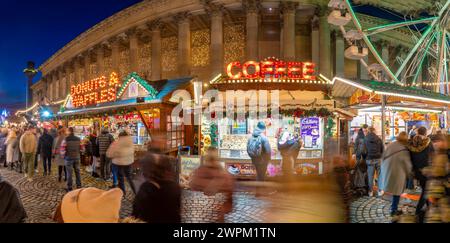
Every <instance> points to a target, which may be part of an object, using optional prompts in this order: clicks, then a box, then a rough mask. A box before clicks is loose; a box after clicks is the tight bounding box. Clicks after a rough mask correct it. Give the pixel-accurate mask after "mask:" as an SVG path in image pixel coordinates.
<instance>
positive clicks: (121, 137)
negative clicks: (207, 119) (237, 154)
mask: <svg viewBox="0 0 450 243" xmlns="http://www.w3.org/2000/svg"><path fill="white" fill-rule="evenodd" d="M265 130H266V126H265V123H264V122H259V123H258V124H257V126H256V127H255V129H254V132H253V134H252V136H251V137H250V138H249V140H248V144H247V152H248V155H249V156H250V158H251V159H252V162H253V165H254V166H255V167H256V173H257V180H258V181H265V180H266V175H267V173H268V165H269V164H270V163H271V159H272V158H271V155H272V148H271V145H270V143H269V140H268V139H267V137H266V136H265V135H264V133H265ZM277 137H278V142H277V146H278V150H279V151H280V153H281V156H282V165H281V172H282V175H283V178H287V179H292V175H293V174H294V173H293V167H294V163H295V160H296V158H297V157H298V155H299V151H300V149H301V147H302V140H301V138H299V137H297V136H295V135H292V134H291V133H290V132H289V131H288V129H286V128H283V129H280V131H279V135H278V136H277ZM164 139H165V136H164V134H163V135H161V136H158V134H153V136H152V140H151V142H150V143H149V144H148V153H147V154H146V156H144V158H143V159H141V160H140V161H139V167H140V169H141V173H140V174H138V175H136V174H134V173H133V172H132V165H133V164H134V163H135V157H134V156H135V153H134V145H133V140H132V137H131V136H130V134H129V133H127V132H126V131H121V132H120V134H118V138H117V139H115V138H114V136H113V135H112V134H111V133H110V132H109V131H108V129H106V128H105V129H103V130H102V131H101V132H100V135H98V136H97V133H96V132H95V131H92V132H91V133H90V134H89V135H88V136H86V137H84V138H83V139H81V138H80V137H77V136H76V135H75V133H74V129H73V128H64V127H59V128H58V129H57V130H56V129H53V130H46V129H37V128H36V127H33V126H28V127H25V128H22V129H19V128H10V129H2V130H1V131H0V162H1V163H3V166H5V167H9V169H11V170H17V172H19V173H24V175H25V177H26V179H27V180H28V181H32V180H33V177H34V176H35V173H36V172H37V162H38V161H41V162H42V168H43V171H42V173H43V176H46V177H48V176H50V175H53V174H52V165H55V166H57V167H58V171H57V174H56V175H57V176H56V178H57V180H58V182H60V183H62V181H63V180H64V181H65V182H66V190H67V194H66V195H65V196H64V198H63V199H62V201H61V204H60V205H59V206H58V208H57V210H56V212H55V214H54V220H55V221H56V222H61V223H63V222H64V223H72V222H108V223H110V222H148V223H179V222H181V194H182V193H181V188H180V186H179V182H178V181H177V176H176V175H177V160H176V158H174V157H171V156H168V155H166V154H165V153H164V148H163V146H164V144H166V141H164ZM448 145H449V143H448V142H447V137H446V136H445V135H444V134H443V133H439V132H438V131H434V132H431V133H429V132H428V131H427V129H426V128H425V127H419V128H415V129H414V131H413V132H411V133H410V134H407V133H406V132H401V133H399V134H398V136H397V138H396V141H394V142H392V143H390V144H388V145H387V146H386V145H385V144H384V143H383V141H382V140H381V139H380V138H379V137H378V136H377V135H376V130H375V129H374V128H373V127H368V126H366V125H364V126H363V127H362V128H361V129H360V130H359V131H358V135H357V137H356V138H355V139H354V154H353V158H354V159H355V160H356V165H355V167H354V169H353V170H352V171H353V173H352V174H351V176H348V177H346V176H345V175H346V173H347V171H346V170H345V168H344V167H345V166H344V164H345V162H344V161H340V160H337V161H336V163H335V164H336V165H337V166H336V168H335V170H334V172H335V173H337V174H339V175H342V176H339V178H338V180H337V184H339V186H340V187H342V188H344V187H345V185H346V181H350V182H351V185H352V188H353V189H354V190H356V191H358V192H359V193H360V194H361V195H367V196H371V197H372V196H382V195H384V194H385V193H386V194H389V195H391V196H392V205H391V215H392V216H393V219H394V221H396V220H397V219H398V218H399V216H400V215H401V214H402V212H401V210H399V203H400V198H401V195H402V194H403V193H404V192H405V189H406V188H407V187H408V184H411V180H412V181H413V182H414V181H416V182H417V183H418V185H419V186H420V188H421V190H422V191H421V195H420V199H419V200H418V204H417V208H416V215H417V221H418V222H424V221H433V222H435V221H439V220H440V221H444V222H448V217H447V218H445V217H442V218H439V219H438V216H436V215H437V214H438V213H436V212H439V211H445V210H448V189H447V188H446V187H445V185H446V183H448V156H449V154H450V153H449V148H448ZM338 162H339V163H338ZM83 166H85V168H84V169H86V171H88V172H89V173H91V176H93V177H96V178H97V179H98V180H104V181H105V182H107V183H110V184H109V185H110V188H109V190H101V189H97V188H83V185H82V180H81V174H82V173H81V168H82V167H83ZM74 175H75V184H74V182H73V180H74V178H73V177H74ZM134 177H140V179H141V181H142V182H143V183H140V185H137V183H136V180H135V179H136V178H134ZM125 182H127V183H128V184H129V188H130V189H131V192H132V193H133V194H134V195H135V197H134V202H133V210H132V214H131V215H130V218H127V219H120V213H119V212H120V209H121V203H122V199H123V197H124V196H125V195H126V193H127V189H126V188H127V187H126V184H125ZM74 186H75V188H74ZM190 187H191V189H192V190H193V191H198V192H202V193H204V194H205V195H207V196H214V195H216V194H223V195H224V200H223V202H222V207H220V209H218V212H216V215H218V222H224V221H225V215H226V214H229V213H231V212H232V209H233V192H234V190H235V182H234V179H233V178H232V176H231V175H230V174H229V173H228V172H227V171H226V170H225V169H224V168H223V167H222V166H221V165H220V163H219V158H218V151H217V149H214V148H210V149H209V150H208V152H207V154H206V156H204V157H203V162H202V165H201V166H200V167H199V168H198V169H197V170H195V172H194V173H193V175H192V179H191V181H190ZM442 188H444V190H441V189H442ZM0 191H1V193H2V202H1V203H0V222H23V221H24V220H25V218H26V212H25V210H24V209H23V205H22V203H21V201H20V197H19V195H18V192H17V190H16V189H14V187H13V186H12V185H11V184H9V183H7V182H5V181H3V180H2V179H1V178H0ZM440 193H441V194H445V195H444V196H442V195H440ZM3 194H4V195H5V196H3ZM3 197H5V198H8V200H9V201H10V202H11V203H12V204H8V203H9V202H6V201H4V200H3ZM433 198H434V199H433ZM441 199H442V200H441ZM347 202H348V200H347ZM7 204H8V205H13V206H14V210H12V211H11V210H5V207H4V205H7ZM441 207H442V208H443V209H442V210H440V209H439V208H441ZM2 210H3V211H2ZM430 211H431V212H430Z"/></svg>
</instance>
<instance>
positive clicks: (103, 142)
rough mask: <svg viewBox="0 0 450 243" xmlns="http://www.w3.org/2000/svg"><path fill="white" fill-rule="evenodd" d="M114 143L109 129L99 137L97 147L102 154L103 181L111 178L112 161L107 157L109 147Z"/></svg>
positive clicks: (101, 173) (104, 130)
mask: <svg viewBox="0 0 450 243" xmlns="http://www.w3.org/2000/svg"><path fill="white" fill-rule="evenodd" d="M113 142H114V137H113V136H112V135H111V134H110V133H109V131H108V129H107V128H104V129H103V130H102V133H101V134H100V135H99V136H98V137H97V142H96V143H97V146H98V149H99V154H100V176H101V177H102V179H103V180H105V181H106V180H109V178H110V176H111V160H110V159H109V158H108V157H107V156H106V151H108V148H109V146H110V145H111V144H112V143H113Z"/></svg>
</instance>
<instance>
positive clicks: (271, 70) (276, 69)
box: [226, 58, 316, 80]
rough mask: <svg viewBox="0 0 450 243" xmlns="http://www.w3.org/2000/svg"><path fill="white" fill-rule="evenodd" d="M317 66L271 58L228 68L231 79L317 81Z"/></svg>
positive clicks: (234, 64) (235, 63)
mask: <svg viewBox="0 0 450 243" xmlns="http://www.w3.org/2000/svg"><path fill="white" fill-rule="evenodd" d="M315 67H316V65H315V64H314V63H311V62H286V61H280V60H277V59H275V58H270V59H267V60H265V61H262V62H256V61H248V62H246V63H243V64H242V63H241V62H232V63H230V64H228V66H227V70H226V71H227V75H228V78H229V79H233V80H236V79H302V80H316V77H315V76H314V73H315Z"/></svg>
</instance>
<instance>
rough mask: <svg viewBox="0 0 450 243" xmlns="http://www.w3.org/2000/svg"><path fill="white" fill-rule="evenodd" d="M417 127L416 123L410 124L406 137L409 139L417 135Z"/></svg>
mask: <svg viewBox="0 0 450 243" xmlns="http://www.w3.org/2000/svg"><path fill="white" fill-rule="evenodd" d="M417 129H418V128H417V127H416V125H414V126H412V128H411V130H409V134H408V137H409V139H413V138H414V137H415V136H416V135H417Z"/></svg>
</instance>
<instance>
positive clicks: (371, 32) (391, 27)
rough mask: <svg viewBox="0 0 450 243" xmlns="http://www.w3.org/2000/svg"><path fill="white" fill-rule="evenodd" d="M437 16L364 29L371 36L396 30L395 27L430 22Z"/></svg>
mask: <svg viewBox="0 0 450 243" xmlns="http://www.w3.org/2000/svg"><path fill="white" fill-rule="evenodd" d="M436 18H437V17H430V18H425V19H419V20H411V21H405V22H400V23H393V24H386V25H380V26H376V27H372V28H368V29H366V30H364V32H365V33H366V34H367V36H371V35H374V34H379V33H382V32H385V31H389V30H395V29H398V28H402V27H407V26H411V25H416V24H423V23H429V22H432V21H433V20H435V19H436Z"/></svg>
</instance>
